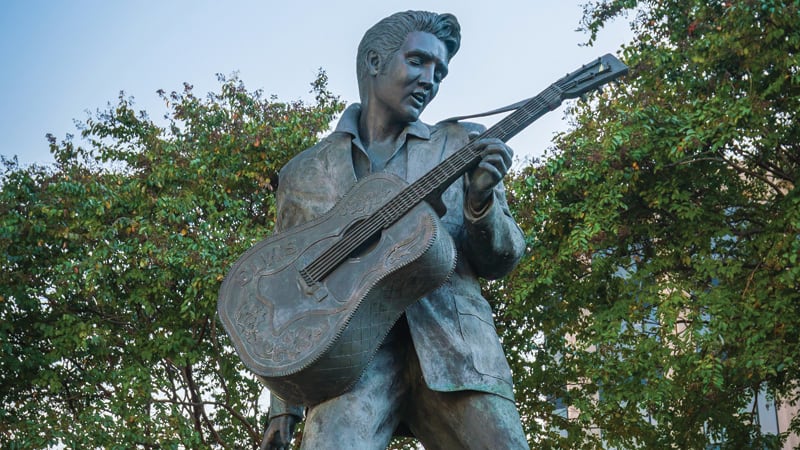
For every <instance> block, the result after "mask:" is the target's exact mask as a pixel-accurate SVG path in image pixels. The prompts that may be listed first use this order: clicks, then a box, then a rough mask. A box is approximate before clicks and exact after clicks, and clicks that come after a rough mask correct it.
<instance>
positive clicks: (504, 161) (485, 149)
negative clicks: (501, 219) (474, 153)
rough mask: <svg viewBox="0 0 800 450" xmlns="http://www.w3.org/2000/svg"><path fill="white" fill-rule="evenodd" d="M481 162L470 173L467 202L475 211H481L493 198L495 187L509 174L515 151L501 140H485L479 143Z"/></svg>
mask: <svg viewBox="0 0 800 450" xmlns="http://www.w3.org/2000/svg"><path fill="white" fill-rule="evenodd" d="M477 145H478V147H479V148H480V153H481V162H480V163H478V165H477V166H476V167H475V168H474V169H473V170H472V172H470V173H469V174H468V175H467V176H468V177H469V189H468V191H467V201H468V202H469V205H470V207H471V208H472V209H473V210H475V211H480V210H481V209H483V207H484V206H485V205H486V203H487V202H488V201H489V199H490V198H491V197H492V193H493V191H494V187H495V186H497V183H499V182H500V181H501V180H502V179H503V177H504V176H505V175H506V173H508V169H509V168H511V163H512V162H513V157H514V151H513V150H511V147H509V146H507V145H506V144H505V143H503V141H501V140H500V139H495V138H491V139H490V138H484V139H481V140H480V141H478V142H477Z"/></svg>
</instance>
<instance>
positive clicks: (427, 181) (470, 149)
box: [376, 85, 561, 228]
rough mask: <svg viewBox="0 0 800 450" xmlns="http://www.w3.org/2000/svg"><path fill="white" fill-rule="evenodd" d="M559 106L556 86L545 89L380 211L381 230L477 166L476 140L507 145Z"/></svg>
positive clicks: (559, 98) (378, 215)
mask: <svg viewBox="0 0 800 450" xmlns="http://www.w3.org/2000/svg"><path fill="white" fill-rule="evenodd" d="M560 104H561V91H560V89H559V88H558V87H557V86H555V85H553V86H550V87H548V88H547V89H545V90H544V91H543V92H542V93H540V94H539V95H537V96H536V97H533V98H532V99H530V100H529V101H528V102H527V103H525V104H524V105H523V106H521V107H520V108H519V109H517V110H516V111H514V112H513V113H511V114H509V115H508V116H506V117H505V118H503V119H502V120H500V121H499V122H498V123H496V124H495V125H494V126H492V127H491V128H489V129H488V130H486V131H484V132H483V133H482V134H481V135H480V136H478V137H477V138H476V139H473V140H472V141H470V142H469V143H468V144H467V145H465V146H464V147H462V148H461V149H459V150H458V151H456V152H455V153H453V154H452V155H450V156H449V157H447V158H446V159H445V160H444V161H442V162H441V163H440V164H438V165H437V166H436V167H434V168H433V169H431V170H430V171H428V172H427V173H426V174H425V175H423V176H422V177H420V178H419V179H418V180H417V181H415V182H414V183H412V184H410V185H409V186H408V187H406V188H405V189H404V190H403V191H402V192H400V193H399V194H398V195H397V196H396V197H395V198H394V199H392V200H391V201H389V202H387V203H386V204H385V205H384V206H383V207H381V208H380V210H378V211H377V214H376V216H377V217H378V218H379V222H380V227H381V228H385V227H387V226H389V225H391V224H392V223H394V221H395V220H397V219H398V218H400V217H402V216H403V215H404V214H405V213H406V212H408V211H409V210H410V209H411V208H413V207H414V206H416V205H417V204H418V203H420V202H421V201H423V200H425V199H426V198H428V197H429V196H430V195H432V194H439V193H441V192H442V191H443V190H444V189H446V188H447V187H448V186H450V185H451V184H452V183H453V182H454V181H455V180H456V179H458V177H460V176H461V175H463V174H464V173H466V172H468V171H469V170H470V169H472V168H473V167H474V166H475V165H477V164H478V162H479V161H480V159H481V154H480V151H479V150H480V147H479V146H478V145H477V142H478V141H479V140H481V139H483V138H496V139H500V140H501V141H503V142H506V141H508V140H509V139H511V138H512V137H514V136H516V135H517V133H519V132H520V131H522V130H523V129H525V128H526V127H527V126H528V125H530V124H531V123H533V122H534V121H535V120H536V119H538V118H539V117H541V116H543V115H544V114H545V113H547V112H548V111H552V110H553V109H555V108H557V107H558V106H559V105H560ZM376 225H377V224H376Z"/></svg>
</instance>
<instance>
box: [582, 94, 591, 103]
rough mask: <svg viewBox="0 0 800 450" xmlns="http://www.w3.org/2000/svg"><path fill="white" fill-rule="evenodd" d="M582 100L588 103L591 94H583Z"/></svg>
mask: <svg viewBox="0 0 800 450" xmlns="http://www.w3.org/2000/svg"><path fill="white" fill-rule="evenodd" d="M580 98H581V101H582V102H584V103H586V102H588V101H589V94H588V93H583V94H581V97H580Z"/></svg>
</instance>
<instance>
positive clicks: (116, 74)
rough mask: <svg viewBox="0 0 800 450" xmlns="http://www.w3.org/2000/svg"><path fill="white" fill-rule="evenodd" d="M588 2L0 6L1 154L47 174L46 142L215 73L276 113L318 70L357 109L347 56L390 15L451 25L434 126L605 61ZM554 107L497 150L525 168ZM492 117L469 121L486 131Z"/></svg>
mask: <svg viewBox="0 0 800 450" xmlns="http://www.w3.org/2000/svg"><path fill="white" fill-rule="evenodd" d="M586 1H587V0H563V1H544V0H527V1H526V0H493V1H488V0H482V1H478V0H441V1H435V0H429V1H416V0H404V1H396V0H374V1H371V2H366V1H364V2H358V1H355V0H340V1H320V0H316V1H312V0H289V1H287V0H281V1H274V0H264V1H255V0H252V1H245V0H230V1H224V2H223V1H211V0H174V1H173V0H160V1H154V0H140V1H127V2H124V1H116V0H115V1H109V0H74V1H67V0H62V1H49V0H48V1H45V0H5V1H3V2H2V4H0V64H1V65H0V67H2V70H0V137H2V138H1V139H0V154H2V155H4V156H6V157H11V156H13V155H17V156H18V157H19V160H20V162H21V163H23V164H27V163H33V162H37V163H48V162H51V161H52V156H51V155H50V153H49V150H48V145H47V141H46V139H45V134H46V133H48V132H50V133H53V134H54V135H55V136H56V137H57V138H59V140H60V139H62V138H63V137H64V136H65V135H66V134H67V133H73V134H76V135H77V134H78V132H77V131H76V129H75V126H74V124H73V120H74V119H85V118H86V117H87V111H96V110H97V109H103V108H105V106H106V105H107V104H108V103H109V102H111V103H116V101H117V97H118V96H119V92H120V91H125V95H126V96H132V97H134V99H135V108H136V109H137V110H139V109H144V110H146V111H147V112H148V113H149V115H150V117H151V118H153V119H158V118H160V117H162V116H163V115H164V113H165V112H166V107H165V106H164V105H163V103H162V102H161V101H160V100H159V98H158V96H157V94H156V91H157V90H158V89H164V90H166V91H168V92H169V91H173V90H177V91H180V90H181V89H182V86H183V82H188V83H190V84H192V85H194V87H195V93H196V94H197V95H198V96H201V97H204V96H205V94H206V93H207V92H209V91H217V90H218V88H219V83H218V82H217V80H216V75H215V74H217V73H222V74H226V75H228V74H231V73H233V72H238V73H239V76H240V78H241V79H242V80H243V82H244V84H245V86H246V87H247V88H248V89H249V90H255V89H262V90H263V91H264V93H265V95H267V96H269V95H272V94H275V95H277V96H278V98H279V100H283V101H291V100H297V99H303V100H311V99H312V98H311V95H309V93H308V91H309V90H310V83H311V82H312V81H313V80H314V78H315V76H316V73H317V70H318V69H319V68H322V69H324V70H325V71H326V72H327V74H328V77H329V79H330V82H329V85H328V87H329V89H330V90H331V91H332V92H333V93H334V94H337V95H339V96H341V98H342V100H344V101H345V102H347V103H348V104H350V103H353V102H357V101H358V91H357V86H356V76H355V53H356V48H357V46H358V42H359V40H360V39H361V36H362V35H363V33H364V32H365V31H366V30H367V28H369V27H370V26H371V25H373V24H374V23H375V22H377V21H378V20H380V19H381V18H383V17H385V16H387V15H389V14H391V13H393V12H396V11H401V10H407V9H425V10H429V11H436V12H449V13H453V14H455V15H456V17H457V18H458V20H459V22H460V23H461V30H462V44H461V50H460V51H459V53H458V54H457V55H456V56H455V57H454V58H453V60H452V61H451V62H450V74H449V75H448V77H447V78H446V79H445V81H444V82H443V83H442V86H441V88H440V90H439V95H438V97H437V98H436V99H435V100H434V102H433V103H432V104H431V105H430V106H429V107H428V109H427V110H426V111H425V113H423V116H422V119H423V120H424V121H425V122H428V123H435V122H437V121H439V120H441V119H445V118H447V117H451V116H455V115H463V114H469V113H475V112H481V111H485V110H489V109H494V108H496V107H500V106H504V105H506V104H510V103H514V102H516V101H518V100H521V99H523V98H527V97H531V96H533V95H535V94H538V93H539V92H541V91H542V90H544V89H545V88H546V87H547V86H549V85H550V84H552V83H553V82H554V81H555V80H557V79H558V78H560V77H561V76H563V75H564V74H565V73H567V72H571V71H573V70H574V69H576V68H577V67H579V66H580V65H581V64H584V63H587V62H589V61H590V60H592V59H593V58H596V57H598V56H601V55H603V54H606V53H617V52H618V50H619V49H620V46H621V45H622V44H623V43H625V42H627V41H628V40H630V38H631V36H632V34H631V32H630V30H629V26H628V23H627V21H624V20H620V21H617V22H616V23H614V24H612V26H610V27H609V28H607V29H605V30H603V31H601V33H600V37H599V39H598V42H597V43H595V44H594V46H593V47H585V46H581V45H580V44H582V43H585V42H586V40H587V39H588V36H587V35H586V34H584V33H582V32H578V31H575V30H576V28H577V27H578V25H579V21H580V18H581V11H582V9H581V6H580V4H581V3H585V2H586ZM563 109H564V108H563V106H562V107H561V108H560V109H559V110H556V111H554V112H551V113H549V114H548V115H546V116H545V117H543V118H541V119H539V121H537V122H535V123H534V124H533V125H532V126H530V127H529V128H528V129H527V130H525V131H524V132H522V133H521V134H520V135H518V136H517V137H515V138H514V139H512V140H511V141H510V142H509V144H510V145H511V146H512V147H513V148H514V150H515V152H516V154H517V156H519V157H520V158H525V157H530V156H538V155H541V154H542V151H543V150H544V149H545V148H546V147H548V146H549V145H550V140H551V138H552V136H553V134H554V133H555V132H557V131H563V130H565V129H566V128H567V123H566V121H565V120H564V113H563ZM497 120H498V118H497V117H495V118H487V119H480V120H478V121H480V122H482V123H484V124H486V125H491V124H492V123H494V122H496V121H497Z"/></svg>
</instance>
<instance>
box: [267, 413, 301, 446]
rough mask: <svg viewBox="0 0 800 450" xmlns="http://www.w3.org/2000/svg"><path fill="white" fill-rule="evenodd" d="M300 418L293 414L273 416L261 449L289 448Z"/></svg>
mask: <svg viewBox="0 0 800 450" xmlns="http://www.w3.org/2000/svg"><path fill="white" fill-rule="evenodd" d="M297 422H298V419H297V417H295V416H294V415H292V414H284V415H281V416H276V417H273V418H272V420H270V421H269V424H268V425H267V430H266V431H265V432H264V439H263V440H262V441H261V450H289V448H290V446H291V444H292V436H293V435H294V427H295V426H296V425H297Z"/></svg>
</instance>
